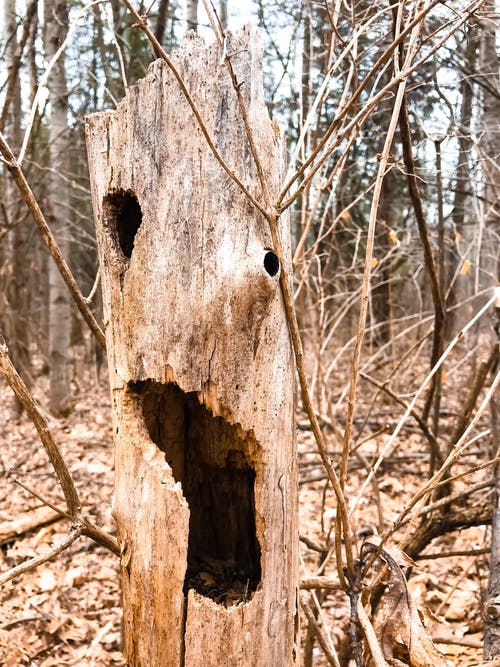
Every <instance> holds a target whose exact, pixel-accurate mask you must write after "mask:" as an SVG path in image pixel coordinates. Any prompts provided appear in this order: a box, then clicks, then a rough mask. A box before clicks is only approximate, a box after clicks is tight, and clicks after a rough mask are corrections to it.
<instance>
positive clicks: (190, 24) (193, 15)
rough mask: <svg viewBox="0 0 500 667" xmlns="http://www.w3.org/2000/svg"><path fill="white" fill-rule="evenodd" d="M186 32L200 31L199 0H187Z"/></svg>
mask: <svg viewBox="0 0 500 667" xmlns="http://www.w3.org/2000/svg"><path fill="white" fill-rule="evenodd" d="M186 23H187V28H186V30H194V31H195V32H196V31H197V30H198V0H186Z"/></svg>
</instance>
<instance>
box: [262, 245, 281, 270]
mask: <svg viewBox="0 0 500 667" xmlns="http://www.w3.org/2000/svg"><path fill="white" fill-rule="evenodd" d="M264 268H265V270H266V271H267V272H268V273H269V275H270V276H275V275H276V274H277V273H278V271H279V270H280V261H279V259H278V255H277V254H276V253H275V252H272V251H271V250H269V251H268V252H266V254H265V255H264Z"/></svg>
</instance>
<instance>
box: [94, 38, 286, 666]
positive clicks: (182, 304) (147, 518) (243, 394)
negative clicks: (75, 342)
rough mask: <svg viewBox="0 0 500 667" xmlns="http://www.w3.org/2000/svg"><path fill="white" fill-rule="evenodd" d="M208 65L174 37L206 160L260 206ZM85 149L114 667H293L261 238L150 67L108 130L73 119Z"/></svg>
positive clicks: (230, 103)
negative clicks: (115, 611) (119, 661)
mask: <svg viewBox="0 0 500 667" xmlns="http://www.w3.org/2000/svg"><path fill="white" fill-rule="evenodd" d="M226 46H227V48H228V49H230V52H231V54H232V65H233V67H234V69H235V72H236V74H237V77H238V81H240V82H242V88H241V91H242V93H243V95H244V97H245V103H246V108H247V109H248V114H249V118H250V121H251V123H252V128H253V136H254V139H255V142H256V143H257V145H258V149H259V154H261V155H265V156H266V162H265V165H264V168H265V170H266V173H265V179H266V183H267V184H268V187H269V188H270V189H271V191H272V192H271V195H272V196H273V197H276V195H277V193H278V191H279V187H280V177H281V167H282V163H281V160H282V140H281V137H280V135H279V132H278V130H277V129H276V127H275V126H274V125H273V124H272V123H271V122H270V120H269V117H268V115H267V112H266V110H265V106H264V102H263V98H262V75H261V62H260V55H259V52H258V46H256V37H255V35H254V34H249V33H248V31H243V32H242V33H239V34H238V35H236V36H232V37H230V38H229V39H228V43H227V45H226ZM221 55H222V53H221V50H220V47H219V46H217V45H213V46H211V47H206V46H205V44H204V43H203V41H202V40H200V38H198V37H196V36H191V37H189V38H188V39H187V40H186V41H185V42H184V43H183V45H182V46H181V48H180V50H179V51H178V52H176V53H175V54H174V55H173V56H172V60H173V61H174V63H175V67H176V71H177V72H178V73H179V75H180V76H181V77H182V81H183V83H184V85H185V87H186V89H187V90H188V91H189V95H190V97H191V98H192V100H193V101H194V102H195V104H196V109H197V110H199V112H200V114H201V115H202V117H203V119H204V123H205V125H206V128H205V129H206V131H208V132H209V133H210V136H211V137H213V140H214V144H215V147H216V149H217V151H218V153H219V154H220V155H222V156H223V158H224V160H225V162H226V164H227V165H229V166H230V169H231V170H234V172H236V173H237V174H238V178H239V179H240V181H241V182H242V183H243V184H244V186H245V188H247V189H248V191H249V192H252V193H253V197H255V198H256V200H261V194H262V193H261V192H260V185H259V178H258V174H257V170H256V167H255V163H254V161H253V160H252V156H251V150H250V148H249V144H248V138H247V136H246V133H245V128H244V126H243V123H242V120H241V114H240V109H239V105H238V100H237V96H236V95H235V91H234V89H233V86H232V83H231V79H230V77H229V75H228V73H227V70H226V68H225V67H223V66H222V65H221ZM205 134H206V132H205ZM87 145H88V152H89V168H90V176H91V184H92V197H93V205H94V213H95V220H96V231H97V240H98V248H99V257H100V264H101V271H102V287H103V300H104V311H105V320H106V339H107V350H108V360H109V367H110V381H111V389H112V394H113V413H114V426H115V469H116V473H115V474H116V488H115V500H114V514H115V518H116V521H117V524H118V531H119V540H120V544H121V549H122V559H121V562H122V581H123V604H124V619H125V643H126V655H127V660H128V662H129V664H131V665H148V666H151V667H155V666H156V665H169V666H170V665H172V666H176V665H189V667H196V666H198V665H199V666H200V667H201V666H202V665H203V667H210V665H217V666H220V665H227V666H229V665H231V667H233V666H238V665H241V666H244V665H255V666H257V665H259V666H262V665H280V666H283V667H285V666H288V665H293V664H296V663H297V661H298V653H297V647H296V631H297V628H296V616H297V587H298V571H297V551H298V549H297V545H298V531H297V471H296V460H295V457H296V453H295V445H294V437H293V408H294V405H293V365H294V364H293V354H292V348H291V342H290V338H289V333H288V329H287V324H286V316H285V312H284V307H283V299H282V296H281V293H280V289H279V273H280V266H279V260H278V257H277V255H276V254H275V253H274V252H273V251H272V248H273V239H272V238H271V234H270V231H269V225H268V224H267V223H266V221H265V219H264V217H263V215H262V213H261V212H260V211H259V210H258V209H257V208H256V207H255V206H252V204H251V203H250V202H249V200H248V198H247V197H246V196H245V194H244V192H242V189H241V188H240V187H239V186H238V185H237V184H236V183H235V182H234V181H233V180H232V179H231V178H230V177H229V176H228V174H227V173H226V172H225V171H224V169H223V168H222V167H221V164H220V161H218V160H217V158H216V157H214V154H213V152H212V150H211V149H210V146H209V145H208V144H207V141H206V137H205V136H204V133H203V131H202V130H201V129H200V126H199V123H198V121H197V119H196V117H195V115H194V113H193V111H192V108H190V106H189V105H188V102H187V101H186V96H185V94H184V93H183V92H182V91H181V90H180V88H179V84H178V80H176V78H175V77H174V74H172V71H171V69H169V67H168V66H167V65H166V64H165V63H164V62H162V61H157V62H155V63H153V65H151V67H150V68H149V70H148V73H147V76H146V78H145V79H144V80H142V81H140V82H139V83H138V84H137V85H136V86H134V87H132V88H130V89H129V90H128V92H127V94H126V97H125V99H124V101H123V102H122V103H121V104H120V105H119V106H118V108H117V110H116V111H115V112H108V113H102V114H95V115H93V116H91V117H89V119H88V120H87ZM280 225H281V228H280V233H281V237H282V239H283V243H284V247H285V261H286V262H287V263H288V262H289V261H290V258H289V255H290V252H289V242H288V230H287V228H286V219H283V220H282V221H281V222H280Z"/></svg>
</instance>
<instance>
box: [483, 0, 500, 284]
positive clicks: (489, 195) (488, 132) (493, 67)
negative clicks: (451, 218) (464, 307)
mask: <svg viewBox="0 0 500 667" xmlns="http://www.w3.org/2000/svg"><path fill="white" fill-rule="evenodd" d="M497 31H498V14H497V13H496V3H495V0H488V1H487V2H485V3H484V4H483V16H482V20H481V48H480V83H481V86H482V91H483V98H482V119H481V120H482V122H481V127H480V131H481V140H480V149H481V157H482V167H483V173H484V178H485V188H484V195H485V199H486V210H485V238H484V242H483V248H482V251H483V260H482V262H481V265H482V268H483V269H484V270H485V272H486V275H485V279H484V281H483V283H484V284H485V286H490V285H495V284H496V283H497V282H498V280H500V275H499V268H500V263H499V258H500V243H499V239H500V125H499V119H500V82H499V78H498V68H499V66H500V58H499V56H498V53H497V48H496V38H497Z"/></svg>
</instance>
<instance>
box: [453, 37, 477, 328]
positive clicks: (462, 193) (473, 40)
mask: <svg viewBox="0 0 500 667" xmlns="http://www.w3.org/2000/svg"><path fill="white" fill-rule="evenodd" d="M466 43H467V48H466V50H465V53H464V70H465V71H464V73H463V74H462V76H461V80H460V95H461V100H462V101H461V105H460V121H459V127H458V158H457V168H456V181H455V193H454V197H453V210H452V212H451V222H452V229H451V238H450V240H449V245H448V249H447V267H448V279H447V284H448V285H451V287H450V291H449V294H448V299H447V307H448V313H447V318H446V337H447V339H449V338H451V336H452V332H453V331H454V330H456V329H458V328H460V327H461V326H462V325H463V324H465V321H464V322H462V321H461V319H459V318H458V314H457V311H456V309H452V306H454V305H456V304H457V303H460V302H461V301H463V300H464V299H465V298H466V297H467V296H468V295H469V294H470V292H471V289H470V278H467V277H465V276H457V278H456V279H455V281H454V282H453V283H452V281H453V278H454V276H455V274H456V272H457V268H458V265H459V264H460V262H461V261H462V260H461V257H460V255H459V254H458V252H457V251H456V250H454V248H458V247H464V246H465V245H466V244H467V241H466V236H467V235H466V224H465V223H466V221H467V205H468V203H469V202H470V199H471V194H470V193H471V189H472V183H471V179H470V169H471V162H470V160H471V150H472V138H471V134H472V127H471V122H472V101H473V92H474V91H473V85H474V84H473V81H472V79H471V76H470V75H471V73H472V72H473V70H474V68H475V66H476V53H477V28H475V27H473V26H469V27H468V28H467V32H466ZM469 236H470V234H469ZM461 239H463V240H462V243H461Z"/></svg>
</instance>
